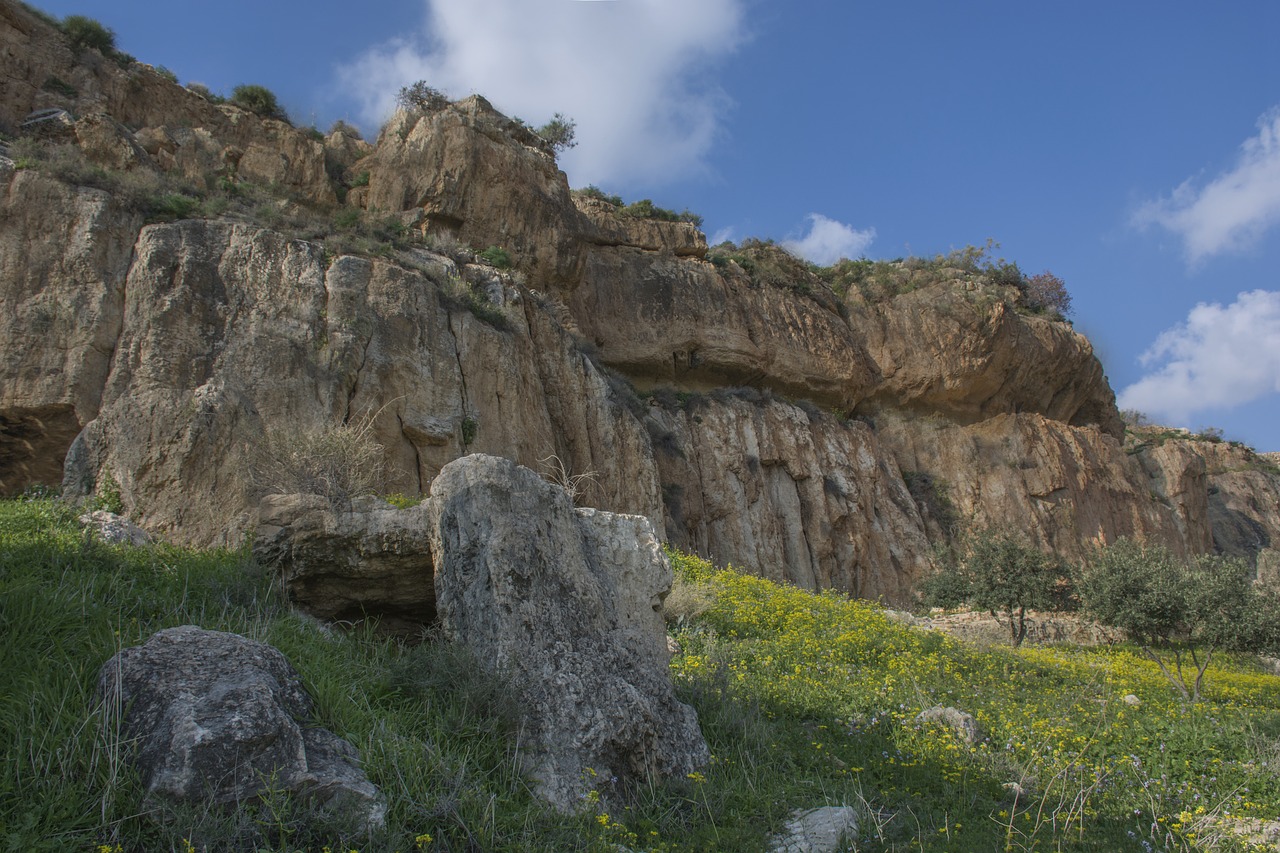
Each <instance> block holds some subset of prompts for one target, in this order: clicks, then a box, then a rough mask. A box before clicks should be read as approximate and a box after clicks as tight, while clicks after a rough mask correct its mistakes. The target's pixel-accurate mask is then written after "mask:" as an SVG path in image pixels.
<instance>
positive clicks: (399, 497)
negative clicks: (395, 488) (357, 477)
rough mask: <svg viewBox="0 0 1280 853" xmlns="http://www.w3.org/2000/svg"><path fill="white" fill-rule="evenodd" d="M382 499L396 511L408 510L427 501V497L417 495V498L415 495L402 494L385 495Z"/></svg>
mask: <svg viewBox="0 0 1280 853" xmlns="http://www.w3.org/2000/svg"><path fill="white" fill-rule="evenodd" d="M382 499H383V500H384V501H386V502H387V503H389V504H391V505H392V506H393V507H395V508H396V509H408V508H409V507H414V506H417V505H418V504H420V503H422V502H423V501H424V500H426V499H427V496H426V495H417V496H416V497H415V496H413V495H406V494H403V493H401V492H395V493H394V494H390V495H384V496H383V498H382Z"/></svg>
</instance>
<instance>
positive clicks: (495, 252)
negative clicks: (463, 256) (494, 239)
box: [478, 246, 511, 270]
mask: <svg viewBox="0 0 1280 853" xmlns="http://www.w3.org/2000/svg"><path fill="white" fill-rule="evenodd" d="M478 257H479V258H480V260H482V261H484V262H485V263H488V264H492V265H493V266H495V267H497V268H498V269H500V270H505V269H510V268H511V253H510V252H508V251H507V250H506V249H504V248H502V247H501V246H490V247H489V248H487V249H485V250H484V251H483V252H480V254H479V255H478Z"/></svg>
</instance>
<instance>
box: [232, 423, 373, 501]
mask: <svg viewBox="0 0 1280 853" xmlns="http://www.w3.org/2000/svg"><path fill="white" fill-rule="evenodd" d="M376 417H377V413H370V414H366V415H363V416H360V417H357V418H353V419H351V420H348V421H347V422H346V423H342V424H338V425H336V426H329V427H324V428H321V429H315V430H307V431H302V430H283V431H277V432H271V433H268V434H267V437H266V441H265V443H264V450H263V452H262V454H261V457H260V458H259V459H258V461H257V463H256V464H255V465H254V466H253V468H252V470H251V479H252V482H253V484H254V485H255V486H256V487H257V489H258V490H259V491H260V492H262V493H263V494H295V493H301V494H311V495H320V496H321V497H324V498H327V499H328V500H329V502H330V503H331V504H333V505H335V506H341V505H344V504H350V503H351V500H352V498H357V497H360V496H361V495H371V494H374V493H376V492H377V490H378V488H379V486H381V485H382V480H383V473H384V463H383V455H384V453H383V447H382V445H381V444H379V443H378V441H377V439H376V438H374V435H373V423H374V419H375V418H376Z"/></svg>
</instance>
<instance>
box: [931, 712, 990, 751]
mask: <svg viewBox="0 0 1280 853" xmlns="http://www.w3.org/2000/svg"><path fill="white" fill-rule="evenodd" d="M916 721H917V722H921V723H938V724H939V725H941V726H944V727H946V728H948V729H951V730H952V731H953V732H955V733H956V734H957V735H959V736H960V737H961V739H963V740H964V742H965V743H968V744H975V743H977V742H978V741H979V740H981V739H982V731H981V730H980V729H979V728H978V721H977V720H975V719H974V718H973V715H972V714H969V713H966V712H964V711H961V710H960V709H958V708H952V707H946V708H944V707H942V706H941V705H935V706H933V707H932V708H929V709H927V710H925V711H921V712H920V714H919V716H917V717H916Z"/></svg>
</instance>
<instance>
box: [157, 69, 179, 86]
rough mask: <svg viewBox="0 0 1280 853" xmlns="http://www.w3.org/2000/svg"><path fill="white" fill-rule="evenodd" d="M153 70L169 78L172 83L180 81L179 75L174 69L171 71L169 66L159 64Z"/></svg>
mask: <svg viewBox="0 0 1280 853" xmlns="http://www.w3.org/2000/svg"><path fill="white" fill-rule="evenodd" d="M153 70H154V71H155V72H156V73H157V74H159V75H160V76H161V77H163V78H164V79H166V80H168V81H169V82H170V83H175V84H176V83H177V82H178V75H177V74H174V73H173V72H172V71H170V70H169V69H168V68H165V67H164V66H163V65H157V66H155V68H154V69H153Z"/></svg>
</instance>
